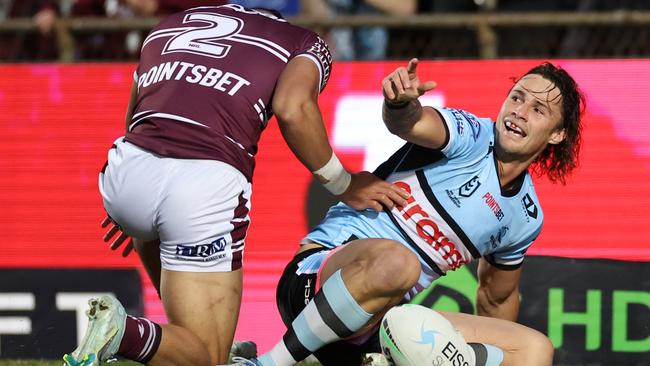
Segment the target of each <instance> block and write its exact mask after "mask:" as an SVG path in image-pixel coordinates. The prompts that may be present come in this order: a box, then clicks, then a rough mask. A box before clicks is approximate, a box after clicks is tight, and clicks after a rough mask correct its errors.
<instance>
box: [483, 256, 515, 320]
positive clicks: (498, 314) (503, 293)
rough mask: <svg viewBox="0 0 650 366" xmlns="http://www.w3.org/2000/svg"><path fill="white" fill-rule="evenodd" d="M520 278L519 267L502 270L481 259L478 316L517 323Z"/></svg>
mask: <svg viewBox="0 0 650 366" xmlns="http://www.w3.org/2000/svg"><path fill="white" fill-rule="evenodd" d="M520 277H521V267H519V268H517V269H513V270H502V269H499V268H497V267H495V266H493V265H491V264H490V263H489V262H488V261H487V260H485V259H484V258H481V260H480V261H479V265H478V279H479V288H478V292H477V296H476V310H477V313H478V315H483V316H490V317H493V318H499V319H506V320H511V321H517V316H518V315H519V279H520Z"/></svg>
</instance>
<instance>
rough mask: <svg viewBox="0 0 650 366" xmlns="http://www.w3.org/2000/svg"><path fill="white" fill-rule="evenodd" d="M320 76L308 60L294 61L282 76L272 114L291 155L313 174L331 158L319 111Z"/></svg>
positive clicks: (274, 96) (298, 58)
mask: <svg viewBox="0 0 650 366" xmlns="http://www.w3.org/2000/svg"><path fill="white" fill-rule="evenodd" d="M318 91H319V73H318V69H317V67H316V65H314V63H313V62H312V61H311V60H309V59H308V58H306V57H296V58H294V59H292V60H291V61H290V62H289V64H288V65H287V67H286V68H285V69H284V71H283V72H282V75H280V79H279V80H278V85H277V87H276V90H275V94H274V95H273V113H274V114H275V115H276V117H277V119H278V124H279V125H280V131H281V132H282V136H283V137H284V139H285V141H286V142H287V145H289V148H291V151H293V153H294V154H295V155H296V157H297V158H298V159H299V160H300V162H301V163H302V164H303V165H305V166H306V167H307V168H308V169H309V170H310V171H315V170H317V169H319V168H320V167H322V166H323V165H325V163H327V161H328V160H329V159H330V156H331V155H332V147H331V146H330V144H329V140H328V138H327V132H326V131H325V126H324V124H323V118H322V116H321V113H320V110H319V108H318V99H317V98H318Z"/></svg>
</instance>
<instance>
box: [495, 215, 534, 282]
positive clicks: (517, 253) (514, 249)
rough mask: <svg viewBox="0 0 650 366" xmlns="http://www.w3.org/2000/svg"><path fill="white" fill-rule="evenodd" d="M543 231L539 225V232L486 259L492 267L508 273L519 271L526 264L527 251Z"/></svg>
mask: <svg viewBox="0 0 650 366" xmlns="http://www.w3.org/2000/svg"><path fill="white" fill-rule="evenodd" d="M541 231H542V226H541V225H539V226H538V227H537V230H535V231H534V232H533V233H531V234H530V235H529V236H528V237H526V238H524V239H523V240H521V241H519V242H517V243H515V244H512V245H509V246H508V247H506V248H503V249H501V250H498V251H496V252H493V253H490V254H488V255H486V256H484V258H485V259H486V260H487V261H488V262H489V263H490V264H491V265H493V266H495V267H497V268H499V269H502V270H506V271H508V270H514V269H517V268H519V267H521V265H522V263H523V262H524V256H525V254H526V251H527V250H528V248H530V246H531V245H533V242H535V239H537V237H538V236H539V233H540V232H541Z"/></svg>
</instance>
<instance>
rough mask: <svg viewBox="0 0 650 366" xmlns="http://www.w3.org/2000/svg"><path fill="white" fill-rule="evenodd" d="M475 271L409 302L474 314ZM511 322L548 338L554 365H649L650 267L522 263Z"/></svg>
mask: <svg viewBox="0 0 650 366" xmlns="http://www.w3.org/2000/svg"><path fill="white" fill-rule="evenodd" d="M477 288H478V280H477V278H476V266H475V265H474V266H469V267H464V268H461V269H459V270H457V271H455V272H450V273H449V274H448V275H447V276H444V277H443V278H441V279H440V280H438V281H436V282H435V284H434V285H433V286H431V287H429V288H428V289H427V290H426V291H424V292H422V293H421V294H419V295H418V296H417V297H416V298H415V299H414V300H413V302H416V303H419V304H422V305H425V306H429V307H431V308H434V309H436V310H445V311H462V312H466V313H474V312H475V309H476V290H477ZM520 291H521V308H520V313H519V322H520V323H522V324H525V325H527V326H530V327H532V328H535V329H537V330H539V331H541V332H543V333H544V334H546V335H548V337H549V338H550V340H551V342H552V343H553V345H554V346H555V348H556V352H555V362H554V363H555V365H566V366H569V365H571V366H585V365H589V366H600V365H602V366H605V365H608V366H609V365H626V366H630V365H638V366H641V365H650V263H647V262H623V261H614V260H599V259H568V258H558V257H529V258H527V260H526V262H525V264H524V271H523V275H522V280H521V286H520Z"/></svg>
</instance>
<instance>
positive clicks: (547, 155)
mask: <svg viewBox="0 0 650 366" xmlns="http://www.w3.org/2000/svg"><path fill="white" fill-rule="evenodd" d="M530 74H535V75H540V76H542V77H543V78H544V79H546V80H549V81H550V82H552V83H553V84H554V85H555V87H556V88H558V89H560V94H561V95H562V119H561V121H560V128H561V129H564V140H563V141H562V142H560V143H559V144H557V145H552V144H548V146H546V149H544V151H542V152H541V153H540V154H539V155H538V156H537V158H535V161H533V164H532V165H531V170H532V171H533V173H535V174H537V175H539V176H541V175H546V176H547V177H548V179H549V180H550V181H551V182H553V183H556V182H560V183H562V184H566V178H567V177H568V176H569V175H570V174H571V172H572V171H573V170H574V169H575V168H576V167H577V166H578V157H579V155H580V146H581V144H582V138H581V135H580V134H581V131H582V114H583V113H584V110H585V97H584V95H583V94H582V91H580V88H579V87H578V84H576V82H575V80H573V78H572V77H571V75H569V74H568V73H567V72H566V71H565V70H564V69H562V68H560V67H557V66H555V65H553V64H551V63H549V62H544V63H543V64H541V65H539V66H535V67H534V68H532V69H530V70H529V71H528V72H527V73H526V74H525V75H524V76H526V75H530ZM522 77H523V76H522ZM518 80H520V79H518Z"/></svg>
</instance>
